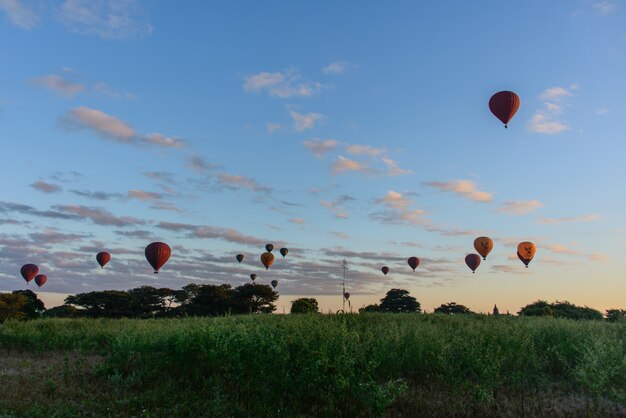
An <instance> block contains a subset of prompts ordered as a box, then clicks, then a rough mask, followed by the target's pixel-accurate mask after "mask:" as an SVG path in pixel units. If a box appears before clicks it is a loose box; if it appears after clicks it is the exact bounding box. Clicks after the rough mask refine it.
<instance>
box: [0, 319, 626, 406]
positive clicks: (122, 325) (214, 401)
mask: <svg viewBox="0 0 626 418" xmlns="http://www.w3.org/2000/svg"><path fill="white" fill-rule="evenodd" d="M0 348H2V349H3V350H7V351H12V352H16V351H18V352H21V351H25V352H45V351H59V350H74V351H83V352H90V353H99V354H101V355H103V356H104V363H103V365H102V367H101V370H100V373H101V375H102V376H103V377H104V378H106V379H107V381H108V382H109V383H112V384H113V385H114V386H115V387H117V388H118V389H120V390H121V388H124V390H128V391H131V392H133V393H141V396H139V397H138V398H137V405H135V407H137V408H138V407H139V406H138V405H139V404H141V407H145V405H151V404H153V405H158V406H159V407H161V408H166V409H167V411H168V413H169V414H171V415H172V416H176V415H177V414H178V415H180V416H183V415H185V414H198V416H210V415H213V416H298V415H302V416H379V415H381V414H383V413H384V412H385V411H386V410H387V409H388V408H389V407H390V405H391V404H392V403H393V402H394V401H396V400H397V399H401V398H402V397H403V396H405V395H406V393H407V391H408V387H409V386H411V387H413V386H422V387H427V388H433V387H438V388H445V389H446V390H448V391H451V393H459V394H465V395H467V394H469V395H471V396H472V397H473V398H474V399H476V400H477V401H479V402H483V403H484V404H486V405H488V404H489V403H490V402H492V401H493V400H494V397H497V396H498V392H499V390H501V389H502V388H506V389H507V390H509V391H511V390H518V391H531V390H544V389H548V388H554V387H558V388H559V390H563V391H574V392H579V393H585V394H588V395H589V396H593V397H606V398H611V399H616V400H617V401H618V402H626V324H608V323H603V322H599V321H570V320H559V319H553V318H516V317H506V316H500V317H483V316H440V315H410V314H406V315H404V314H400V315H385V314H369V315H337V316H331V315H289V316H282V315H254V316H233V317H221V318H186V319H167V320H88V319H80V320H65V319H53V320H38V321H31V322H9V323H6V324H4V325H1V326H0ZM131 404H132V401H131ZM181 408H182V409H181Z"/></svg>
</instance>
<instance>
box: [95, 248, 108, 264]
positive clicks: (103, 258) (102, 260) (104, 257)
mask: <svg viewBox="0 0 626 418" xmlns="http://www.w3.org/2000/svg"><path fill="white" fill-rule="evenodd" d="M110 260H111V254H109V253H107V252H105V251H102V252H99V253H98V254H96V261H98V264H100V268H104V266H106V264H107V263H108V262H109V261H110Z"/></svg>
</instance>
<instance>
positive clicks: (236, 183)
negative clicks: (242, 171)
mask: <svg viewBox="0 0 626 418" xmlns="http://www.w3.org/2000/svg"><path fill="white" fill-rule="evenodd" d="M217 178H218V181H219V183H220V184H222V185H223V186H226V187H228V188H229V189H247V190H250V191H253V192H269V191H271V190H272V189H271V188H270V187H267V186H261V185H260V184H259V183H257V182H256V180H254V179H251V178H249V177H246V176H238V175H233V174H227V173H218V175H217Z"/></svg>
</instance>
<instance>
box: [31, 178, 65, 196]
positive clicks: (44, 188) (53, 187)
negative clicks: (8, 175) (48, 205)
mask: <svg viewBox="0 0 626 418" xmlns="http://www.w3.org/2000/svg"><path fill="white" fill-rule="evenodd" d="M30 187H32V188H33V189H36V190H39V191H40V192H44V193H57V192H60V191H61V190H63V189H62V188H61V186H59V185H57V184H52V183H46V182H45V181H41V180H40V181H36V182H34V183H33V184H31V185H30Z"/></svg>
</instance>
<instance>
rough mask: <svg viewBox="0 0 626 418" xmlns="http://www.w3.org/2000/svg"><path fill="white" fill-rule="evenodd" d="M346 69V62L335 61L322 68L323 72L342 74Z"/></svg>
mask: <svg viewBox="0 0 626 418" xmlns="http://www.w3.org/2000/svg"><path fill="white" fill-rule="evenodd" d="M344 71H346V64H345V63H343V62H339V61H335V62H331V63H330V64H328V65H327V66H326V67H324V68H322V72H323V73H324V74H343V72H344Z"/></svg>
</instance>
